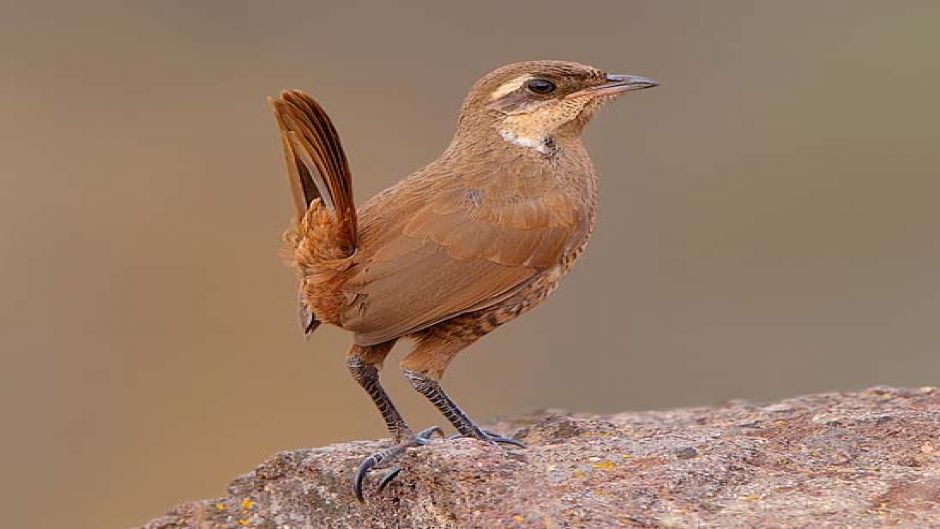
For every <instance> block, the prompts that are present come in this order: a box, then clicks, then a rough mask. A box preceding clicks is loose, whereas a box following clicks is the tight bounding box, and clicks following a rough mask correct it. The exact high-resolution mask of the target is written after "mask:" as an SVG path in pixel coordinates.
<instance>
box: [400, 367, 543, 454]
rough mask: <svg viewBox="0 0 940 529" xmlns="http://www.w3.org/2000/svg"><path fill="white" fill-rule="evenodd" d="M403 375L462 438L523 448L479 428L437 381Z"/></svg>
mask: <svg viewBox="0 0 940 529" xmlns="http://www.w3.org/2000/svg"><path fill="white" fill-rule="evenodd" d="M404 374H405V378H407V379H408V381H409V382H411V385H412V386H414V388H415V389H416V390H418V392H419V393H421V394H422V395H424V396H425V397H427V399H428V400H430V401H431V403H432V404H434V406H435V407H436V408H437V409H438V410H440V412H441V414H443V415H444V417H446V418H447V420H448V421H450V423H451V424H453V425H454V428H456V429H457V431H458V432H460V434H461V435H462V436H463V437H473V438H475V439H480V440H483V441H489V442H493V443H505V444H511V445H515V446H519V447H522V448H525V444H523V443H522V442H520V441H517V440H515V439H513V438H511V437H504V436H502V435H499V434H497V433H494V432H491V431H489V430H484V429H483V428H480V427H479V426H478V425H477V424H476V423H475V422H473V419H471V418H470V417H468V416H467V414H466V413H464V411H463V410H462V409H460V406H458V405H457V403H456V402H454V401H453V399H451V398H450V397H449V396H448V395H447V393H445V392H444V389H443V388H441V384H440V382H438V381H437V380H434V379H433V378H431V377H430V376H428V375H425V374H422V373H417V372H415V371H408V370H405V371H404Z"/></svg>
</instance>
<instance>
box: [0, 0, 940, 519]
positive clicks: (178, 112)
mask: <svg viewBox="0 0 940 529" xmlns="http://www.w3.org/2000/svg"><path fill="white" fill-rule="evenodd" d="M26 4H29V7H25V5H26ZM346 4H347V5H346V7H339V4H338V3H337V4H336V5H333V6H326V5H317V4H316V3H315V2H311V1H295V2H270V3H268V2H254V3H250V2H234V1H231V0H225V1H223V0H218V1H202V2H189V1H182V0H179V1H151V2H116V3H114V4H111V5H105V4H90V3H86V2H65V1H63V2H61V3H60V4H58V5H52V4H45V5H43V4H38V3H33V2H20V3H19V5H5V6H3V7H2V15H0V59H2V60H0V64H2V70H0V75H2V79H0V156H2V158H0V160H2V161H0V164H2V165H0V168H2V169H0V201H2V204H0V266H2V269H0V271H2V274H0V278H2V279H0V281H2V283H0V291H2V292H3V300H4V301H3V303H2V304H0V325H2V329H0V332H2V334H3V342H2V353H3V370H2V371H3V380H2V386H0V392H2V393H0V402H2V406H3V410H2V411H3V417H4V427H3V444H4V446H3V447H2V448H3V450H2V457H3V460H4V463H3V467H2V468H3V470H4V479H3V487H4V488H5V489H6V490H3V491H0V493H2V496H0V497H2V498H3V502H2V503H3V505H4V508H3V511H0V515H2V516H0V519H2V520H3V524H4V525H5V526H7V527H70V528H120V527H123V526H129V525H132V524H135V523H138V522H142V521H144V520H145V519H148V518H149V517H151V516H154V515H157V514H159V513H161V512H162V511H164V510H165V509H166V508H168V507H170V506H171V505H173V504H174V503H177V502H179V501H182V500H185V499H188V498H198V497H212V496H214V495H217V494H218V493H220V492H221V490H222V489H223V487H224V486H225V484H226V483H227V480H228V479H229V478H231V477H232V476H234V475H236V474H237V473H240V472H243V471H246V470H248V469H249V468H251V467H252V466H253V465H254V464H255V463H257V462H258V461H260V460H261V459H262V458H264V457H266V456H267V455H269V454H271V453H272V452H274V451H277V450H283V449H290V448H296V447H304V446H316V445H320V444H323V443H329V442H334V441H341V440H346V439H355V438H363V437H379V436H382V435H383V427H382V422H381V420H380V419H379V418H378V416H377V414H376V413H375V412H374V411H373V409H372V408H371V405H370V404H369V402H368V400H367V398H366V397H365V396H364V394H362V393H361V392H360V390H359V389H358V388H357V387H356V386H355V385H354V383H353V382H351V381H350V380H349V379H348V377H347V375H346V372H345V370H344V367H343V354H344V351H345V348H346V346H347V343H348V338H347V337H346V336H345V335H344V334H343V333H341V332H339V331H336V330H333V329H324V330H322V331H319V332H318V333H317V335H316V337H315V339H314V340H312V341H311V342H310V343H306V344H305V343H304V342H303V340H302V339H301V337H300V334H299V331H298V329H297V327H296V324H295V319H294V309H295V300H294V290H293V289H294V284H293V278H292V276H291V274H290V272H289V271H288V270H287V269H286V268H283V267H282V265H281V263H280V261H279V259H278V257H277V251H278V247H279V242H278V237H279V234H280V231H281V229H282V228H283V227H284V226H285V223H286V221H287V219H288V218H289V211H290V206H289V202H288V198H287V185H286V181H285V177H284V175H283V173H282V166H281V160H280V152H279V145H278V143H277V139H276V136H275V132H274V127H273V124H272V119H271V116H270V115H269V112H268V109H267V107H266V106H265V103H264V97H265V96H267V95H269V94H274V93H275V92H277V91H278V90H280V89H282V88H286V87H299V88H303V89H306V90H308V91H310V92H311V93H313V94H315V95H316V96H317V97H318V98H320V99H321V101H322V102H323V104H324V105H325V106H326V108H327V109H328V110H329V111H330V112H331V113H332V115H333V116H334V119H335V121H336V122H337V124H338V127H339V128H340V131H341V133H342V136H343V139H344V140H345V143H346V147H347V150H348V152H349V153H350V159H351V163H352V167H353V171H354V176H355V179H356V185H357V189H356V192H357V195H358V196H359V197H360V199H364V198H365V197H368V196H370V195H371V194H373V193H375V192H376V191H378V190H380V189H382V188H383V187H384V186H387V185H389V184H390V183H391V182H393V181H394V180H395V179H397V178H399V177H400V176H403V175H404V174H406V173H407V172H409V171H411V170H413V169H415V168H417V167H419V166H420V165H422V164H423V163H425V162H427V161H429V160H430V159H432V158H433V157H434V156H436V154H437V153H438V152H439V151H440V150H441V149H442V148H443V147H444V146H445V145H446V143H447V142H448V140H449V137H450V134H451V131H452V126H453V121H454V117H455V110H456V108H457V106H458V104H459V103H460V101H461V99H462V97H463V95H464V93H465V91H466V89H467V88H468V87H469V85H470V84H471V83H472V81H473V80H475V79H476V78H477V77H478V76H480V75H481V74H483V73H484V72H486V71H488V70H490V69H492V68H494V67H496V66H499V65H501V64H503V63H507V62H511V61H515V60H520V59H527V58H568V59H574V60H579V61H582V62H588V63H591V64H595V65H598V66H601V67H605V68H609V69H610V70H611V71H615V72H628V73H637V74H643V75H648V76H651V77H654V78H656V79H659V80H660V81H662V83H663V85H662V86H661V87H660V88H658V89H656V90H651V91H647V92H642V93H636V94H631V95H629V96H628V97H625V98H624V99H622V100H621V101H619V102H618V103H617V104H616V105H613V106H612V107H610V108H608V109H606V110H605V112H603V113H602V115H600V116H599V117H598V118H597V119H596V121H595V123H594V124H593V125H592V126H591V127H590V129H589V131H588V134H587V136H588V137H587V141H588V146H589V148H590V149H591V151H592V152H593V153H594V160H595V162H596V165H597V167H598V170H599V172H600V176H601V179H602V192H603V198H602V209H601V213H600V227H599V229H598V232H597V235H596V238H595V240H594V241H593V244H592V247H591V248H590V251H589V252H588V253H587V254H586V256H585V257H584V259H583V261H582V262H581V263H580V264H579V266H578V268H577V269H576V270H575V273H574V274H573V276H572V277H571V278H570V279H569V280H568V281H567V282H566V284H565V285H564V286H563V288H562V289H561V290H560V291H559V292H558V293H557V295H555V296H554V297H553V298H552V299H551V300H550V302H549V303H547V304H546V305H545V306H544V307H542V308H540V309H539V310H537V311H536V312H534V313H533V314H531V315H529V316H527V317H525V318H523V319H522V320H520V321H518V322H516V323H514V324H512V325H509V326H508V327H507V328H505V329H503V330H501V331H500V332H498V333H496V334H495V335H493V336H492V337H490V338H487V339H486V340H484V341H483V342H481V343H480V344H479V346H477V347H475V348H473V349H472V350H471V352H468V353H466V354H465V355H464V356H462V357H461V359H460V360H459V361H458V362H457V363H456V365H455V366H454V368H453V369H452V370H451V372H450V373H449V376H448V379H447V381H448V385H449V387H450V389H452V391H453V394H454V395H455V396H456V397H457V399H458V400H459V401H460V402H461V403H463V405H464V406H465V407H466V408H467V409H468V410H470V411H471V412H472V414H473V415H475V416H477V417H480V418H486V417H492V416H494V415H498V414H512V413H516V412H522V411H525V410H528V409H531V408H535V407H566V408H572V409H576V410H591V411H598V412H613V411H617V410H622V409H627V408H631V409H642V408H649V407H667V406H678V405H695V404H712V403H719V402H721V401H723V400H726V399H729V398H738V397H743V398H751V399H769V398H775V397H779V396H784V395H792V394H797V393H802V392H809V391H823V390H836V389H847V388H861V387H864V386H868V385H873V384H898V385H911V386H918V385H926V384H935V383H937V381H938V374H940V354H938V353H940V351H938V342H940V325H938V314H940V280H938V270H940V244H938V238H937V229H938V223H940V208H938V202H940V149H938V143H940V132H938V130H940V124H938V123H940V120H938V118H940V112H938V106H940V103H938V100H940V61H938V59H937V53H938V50H940V31H938V30H937V28H938V27H940V4H938V3H937V2H936V1H933V0H925V1H922V2H916V1H900V2H886V1H883V0H872V1H860V0H851V1H850V0H843V1H838V0H828V1H825V2H820V1H818V0H805V1H788V2H780V1H771V0H767V1H758V2H755V1H752V0H748V1H740V2H732V1H725V2H698V1H681V2H680V1H671V2H663V1H661V0H648V1H633V0H631V1H623V0H616V1H615V0H610V1H606V2H600V3H582V2H572V1H568V2H552V1H547V0H540V1H533V2H524V3H523V2H502V1H500V2H482V3H466V4H465V5H464V6H463V7H447V6H444V5H441V4H440V3H438V2H428V3H427V5H425V6H423V7H422V6H420V5H417V4H414V5H411V6H409V7H402V6H401V5H400V3H394V4H396V6H395V7H392V6H391V4H393V3H391V2H390V3H388V5H386V4H385V3H376V4H366V3H364V2H347V3H346ZM390 367H392V368H393V369H391V370H388V371H387V372H388V374H389V375H390V376H389V377H387V379H388V380H389V386H390V390H391V391H392V392H393V394H394V397H395V398H396V399H397V401H398V402H399V403H400V405H401V406H402V408H403V409H404V412H405V414H406V416H407V417H408V418H409V419H410V420H411V421H412V422H413V423H414V424H415V425H416V426H424V425H427V424H429V423H434V422H436V423H440V422H441V421H442V419H441V418H439V417H438V416H437V415H436V414H435V413H434V412H433V410H432V409H431V407H430V406H429V405H427V404H426V403H424V402H423V401H422V400H421V399H420V398H419V397H418V396H416V395H415V394H414V393H413V392H412V391H411V390H410V389H408V388H406V387H405V385H404V384H403V383H402V382H401V381H400V379H399V377H398V376H397V374H396V372H395V370H394V363H393V364H392V365H391V366H390Z"/></svg>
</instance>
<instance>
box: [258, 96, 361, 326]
mask: <svg viewBox="0 0 940 529" xmlns="http://www.w3.org/2000/svg"><path fill="white" fill-rule="evenodd" d="M269 102H270V103H271V106H272V107H273V109H274V116H275V118H276V119H277V126H278V128H279V129H280V132H281V143H282V145H283V147H284V160H285V162H286V164H287V175H288V177H289V179H290V188H291V195H292V197H293V201H294V209H295V213H296V217H295V220H296V222H295V226H294V227H293V228H292V229H290V230H288V231H287V233H286V234H285V240H286V242H287V244H288V246H289V249H288V251H289V252H290V259H291V260H292V261H293V263H294V265H295V266H296V268H297V270H298V272H299V275H300V281H301V296H300V298H301V299H300V318H301V327H303V329H304V332H305V333H306V334H307V335H309V334H310V333H312V332H313V331H314V330H315V329H316V328H317V326H318V325H319V324H320V322H322V321H325V322H329V323H336V322H337V318H338V316H337V309H338V305H339V300H338V298H337V293H336V291H335V285H334V283H335V280H336V278H337V276H338V273H339V271H340V270H342V269H343V267H342V263H344V262H345V261H346V258H347V257H349V256H350V255H352V254H353V253H354V252H355V250H356V243H357V224H356V205H355V204H354V203H353V194H352V178H351V176H350V174H349V164H348V163H347V161H346V153H345V152H343V145H342V143H341V142H340V139H339V134H337V132H336V128H335V127H333V123H332V122H331V121H330V118H329V116H327V115H326V112H325V111H324V110H323V108H322V107H321V106H320V105H319V104H317V102H316V101H314V100H313V98H312V97H310V96H308V95H307V94H305V93H303V92H301V91H299V90H290V91H286V92H283V93H281V95H280V97H277V98H270V99H269Z"/></svg>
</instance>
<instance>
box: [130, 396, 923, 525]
mask: <svg viewBox="0 0 940 529" xmlns="http://www.w3.org/2000/svg"><path fill="white" fill-rule="evenodd" d="M492 426H493V428H494V429H498V430H500V431H501V432H508V433H514V434H515V435H516V437H517V438H519V439H521V440H523V441H525V442H526V443H527V444H528V448H526V449H515V448H513V449H510V450H507V449H505V448H501V447H495V446H487V445H484V444H483V443H480V442H477V441H474V440H468V439H460V440H453V441H440V442H435V443H433V444H431V445H429V446H425V447H421V448H416V449H412V450H410V451H409V452H408V453H407V454H406V455H405V457H404V458H403V459H402V460H401V466H403V467H404V469H405V470H404V472H402V474H401V475H400V476H399V478H398V480H397V481H395V482H394V483H393V484H392V485H390V486H389V488H388V489H387V490H386V491H385V492H384V493H382V494H375V493H374V480H373V481H371V482H370V483H369V488H368V490H367V499H368V503H366V504H359V503H357V502H356V500H355V499H354V498H353V496H352V494H351V492H350V484H349V483H350V475H351V473H352V470H353V469H354V468H355V467H356V465H357V464H358V463H359V461H360V460H361V459H362V458H363V457H365V456H367V455H368V454H370V453H372V452H374V451H376V450H378V449H381V448H383V447H385V446H387V444H386V442H382V441H358V442H351V443H345V444H338V445H333V446H327V447H323V448H315V449H305V450H297V451H293V452H282V453H279V454H276V455H274V456H273V457H271V458H270V459H269V460H268V461H265V462H264V463H262V464H261V465H260V466H259V467H258V468H256V469H255V470H253V471H251V472H249V473H248V474H245V475H244V476H241V477H239V478H237V479H236V480H235V481H234V482H233V483H232V484H231V485H230V486H229V488H228V492H227V494H226V495H225V497H223V498H220V499H215V500H208V501H195V502H191V503H188V504H185V505H182V506H180V507H177V508H175V509H173V510H172V511H170V512H169V513H167V514H166V515H164V516H162V517H160V518H157V519H155V520H153V521H151V522H150V523H148V524H146V525H145V526H144V527H145V528H147V529H175V528H183V527H186V528H189V527H192V528H206V529H209V528H213V529H214V528H233V529H235V528H237V529H243V528H258V529H287V528H290V529H304V528H319V527H329V528H343V527H351V528H372V527H377V528H402V527H408V528H421V529H427V528H450V527H453V528H461V529H464V528H477V527H479V528H530V527H531V528H547V529H555V528H559V529H560V528H575V527H584V528H606V527H663V528H666V527H688V528H697V529H698V528H738V527H740V528H745V527H747V528H751V527H753V528H795V527H799V528H804V527H805V528H829V527H832V528H836V527H838V528H868V527H910V528H918V529H920V528H930V527H940V390H938V389H936V388H922V389H913V390H908V389H894V388H884V387H878V388H872V389H869V390H867V391H864V392H861V393H838V394H837V393H832V394H822V395H811V396H805V397H798V398H794V399H789V400H784V401H782V402H778V403H775V404H770V405H758V404H751V403H747V402H733V403H731V404H729V405H727V406H725V407H722V408H693V409H680V410H669V411H653V412H642V413H622V414H619V415H613V416H593V415H581V414H574V415H573V414H568V413H564V412H559V411H549V412H543V413H538V414H534V415H532V416H529V417H522V418H518V419H515V420H513V421H506V422H503V423H500V424H494V425H492Z"/></svg>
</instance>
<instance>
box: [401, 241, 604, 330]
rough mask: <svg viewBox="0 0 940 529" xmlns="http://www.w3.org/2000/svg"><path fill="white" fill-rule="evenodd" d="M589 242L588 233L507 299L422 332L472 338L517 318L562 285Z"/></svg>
mask: <svg viewBox="0 0 940 529" xmlns="http://www.w3.org/2000/svg"><path fill="white" fill-rule="evenodd" d="M587 242H588V237H585V238H584V240H583V241H582V242H581V244H580V245H578V246H577V247H576V248H574V249H573V250H571V251H569V252H568V253H566V254H564V255H563V256H562V259H561V260H560V261H559V262H558V264H556V265H555V266H553V267H551V268H549V269H547V270H545V271H544V272H542V273H540V274H539V275H537V276H535V277H534V278H533V279H532V281H530V282H529V284H527V285H526V286H525V287H523V288H522V289H520V290H519V291H518V292H516V293H515V294H513V295H512V296H510V297H508V298H506V299H505V300H503V301H500V302H499V303H497V304H495V305H492V306H490V307H486V308H485V309H480V310H475V311H473V312H466V313H464V314H461V315H459V316H455V317H453V318H451V319H449V320H446V321H442V322H440V323H437V324H435V325H434V326H432V327H430V328H428V329H426V330H425V331H422V332H429V333H433V334H434V335H435V336H449V337H452V338H454V339H457V340H466V341H472V340H475V339H477V338H480V337H482V336H484V335H486V334H488V333H490V332H492V331H493V330H495V329H496V328H497V327H499V326H500V325H503V324H504V323H508V322H510V321H512V320H514V319H516V318H517V317H519V316H520V315H521V314H524V313H525V312H528V311H529V310H531V309H532V308H534V307H535V306H536V305H538V304H539V303H541V302H542V301H544V300H545V298H547V297H548V295H549V294H551V293H552V292H554V291H555V289H556V288H558V285H559V283H560V282H561V279H562V278H563V277H564V276H565V275H566V274H567V273H568V272H569V271H570V270H571V268H572V267H574V264H575V262H576V261H577V260H578V257H580V256H581V254H582V253H583V252H584V249H585V248H586V247H587ZM419 334H420V333H419ZM416 336H417V335H416Z"/></svg>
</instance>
